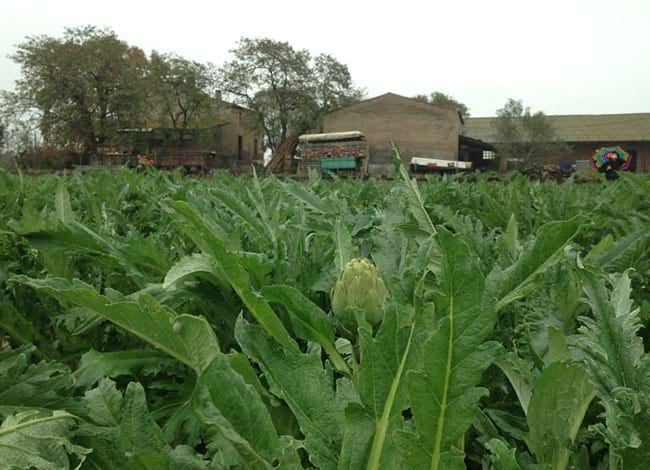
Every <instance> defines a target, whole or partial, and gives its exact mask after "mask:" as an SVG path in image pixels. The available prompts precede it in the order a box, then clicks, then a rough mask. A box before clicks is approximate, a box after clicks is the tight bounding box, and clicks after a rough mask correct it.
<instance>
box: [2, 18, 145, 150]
mask: <svg viewBox="0 0 650 470" xmlns="http://www.w3.org/2000/svg"><path fill="white" fill-rule="evenodd" d="M12 58H13V60H14V61H15V62H16V63H18V64H19V65H20V66H21V69H22V77H21V79H20V80H18V81H17V84H16V92H15V94H16V100H17V102H19V103H21V105H22V106H23V107H24V108H25V109H28V108H29V109H31V110H32V111H33V112H34V113H36V114H37V118H38V122H39V127H40V131H41V133H42V135H43V138H44V139H45V142H46V143H47V144H51V145H75V146H80V147H81V148H83V150H84V152H85V153H86V154H92V153H95V152H96V151H97V148H98V146H100V145H102V144H104V143H106V142H108V141H109V140H110V138H111V137H113V136H114V134H115V132H116V130H117V129H118V128H120V127H126V126H130V125H134V124H137V123H139V122H140V121H141V118H142V110H143V104H144V86H143V81H142V78H143V77H144V76H145V71H146V65H147V60H146V56H145V55H144V53H143V52H142V50H140V49H138V48H135V47H131V46H129V45H128V44H127V43H126V42H124V41H122V40H120V39H119V38H118V37H117V35H116V34H115V33H114V32H113V31H111V30H110V29H99V28H96V27H93V26H87V27H82V28H67V29H66V30H65V32H64V35H63V37H62V38H54V37H50V36H32V37H28V38H27V39H26V40H25V42H23V43H21V44H19V45H18V46H17V51H16V53H15V54H14V55H13V56H12Z"/></svg>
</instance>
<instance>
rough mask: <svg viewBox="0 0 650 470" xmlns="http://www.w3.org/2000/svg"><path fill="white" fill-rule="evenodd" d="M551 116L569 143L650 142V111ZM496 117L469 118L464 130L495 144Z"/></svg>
mask: <svg viewBox="0 0 650 470" xmlns="http://www.w3.org/2000/svg"><path fill="white" fill-rule="evenodd" d="M547 118H548V120H549V121H550V122H551V123H552V124H553V125H554V126H555V129H556V130H557V133H558V135H559V137H560V139H562V140H563V141H565V142H611V141H620V142H634V141H646V140H647V141H650V113H634V114H572V115H550V116H547ZM495 119H496V118H495V117H477V118H474V117H472V118H466V119H465V126H464V127H463V133H464V134H465V135H467V136H468V137H472V138H474V139H480V140H483V141H485V142H492V143H494V142H496V139H495V137H494V127H493V123H494V120H495Z"/></svg>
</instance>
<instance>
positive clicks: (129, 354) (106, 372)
mask: <svg viewBox="0 0 650 470" xmlns="http://www.w3.org/2000/svg"><path fill="white" fill-rule="evenodd" d="M168 371H175V372H181V367H179V365H178V363H177V362H176V360H175V359H174V358H172V357H169V355H167V354H165V353H164V352H161V351H156V350H155V349H129V350H127V351H114V352H98V351H94V350H92V349H91V350H90V351H88V352H86V353H84V354H83V355H82V356H81V360H80V361H79V365H78V367H77V369H76V370H75V371H74V374H73V375H74V378H75V384H76V385H77V386H78V387H83V388H86V387H90V386H92V385H93V384H94V383H95V382H97V380H99V379H100V378H102V377H110V378H115V377H119V376H121V375H137V374H155V373H158V372H168Z"/></svg>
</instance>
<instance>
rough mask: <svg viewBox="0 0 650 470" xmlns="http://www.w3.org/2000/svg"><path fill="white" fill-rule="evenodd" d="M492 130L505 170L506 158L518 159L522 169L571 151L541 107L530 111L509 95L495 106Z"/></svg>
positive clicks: (503, 169)
mask: <svg viewBox="0 0 650 470" xmlns="http://www.w3.org/2000/svg"><path fill="white" fill-rule="evenodd" d="M494 130H495V135H496V142H497V144H496V147H497V151H498V153H499V156H500V161H499V169H500V170H501V171H505V170H506V168H507V162H508V160H513V161H519V162H521V167H522V169H528V168H531V167H535V166H541V165H543V164H545V163H546V162H547V161H549V159H550V158H551V157H557V156H561V155H566V154H567V153H569V152H570V151H571V148H570V147H569V146H568V145H567V144H566V143H564V142H562V141H561V140H560V139H559V137H558V135H557V132H556V130H555V127H553V124H552V123H551V122H549V120H548V119H547V117H546V115H545V114H544V113H543V112H542V111H537V112H536V113H534V114H533V113H531V111H530V108H529V107H524V105H523V102H522V101H521V100H513V99H512V98H510V99H509V100H508V101H507V102H506V104H505V105H504V106H503V108H501V109H498V110H497V119H496V120H495V121H494Z"/></svg>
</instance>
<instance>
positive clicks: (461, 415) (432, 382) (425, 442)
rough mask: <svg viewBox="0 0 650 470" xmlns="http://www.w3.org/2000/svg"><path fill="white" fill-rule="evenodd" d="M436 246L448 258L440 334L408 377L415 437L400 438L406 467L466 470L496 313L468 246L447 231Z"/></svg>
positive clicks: (439, 295)
mask: <svg viewBox="0 0 650 470" xmlns="http://www.w3.org/2000/svg"><path fill="white" fill-rule="evenodd" d="M437 241H438V244H439V246H440V249H441V251H442V253H443V255H442V266H441V272H440V277H439V288H438V290H437V292H436V296H435V305H436V316H437V317H438V318H439V320H438V328H437V329H436V330H435V331H434V333H433V334H432V336H431V337H430V339H428V340H427V342H426V344H425V345H424V350H423V354H422V362H423V364H422V366H423V367H422V368H421V369H420V370H413V371H409V373H408V375H407V384H408V390H409V395H410V400H411V411H412V413H413V420H414V422H415V431H401V432H398V433H397V435H396V437H397V441H398V447H399V449H400V452H401V454H402V458H403V460H404V465H406V466H407V467H409V468H430V469H432V470H438V469H445V470H446V469H460V468H464V463H463V452H462V450H461V448H460V447H459V446H458V441H459V439H462V437H463V435H464V433H465V432H466V431H467V429H468V428H469V426H470V425H471V423H472V421H473V420H474V416H475V414H476V410H477V407H478V401H479V399H480V398H481V397H483V396H485V395H487V390H485V389H483V388H478V387H476V385H477V384H478V382H479V380H480V378H481V375H482V373H483V371H484V370H485V369H486V368H487V367H488V366H489V365H490V364H491V363H492V361H493V360H494V357H495V354H496V344H494V343H485V344H483V342H484V341H485V339H486V338H487V336H488V335H489V334H490V333H491V332H492V329H493V327H494V322H495V320H496V312H495V309H494V303H493V301H492V299H491V298H489V297H486V295H485V278H484V277H483V274H482V273H481V270H480V268H479V265H478V261H477V260H476V259H475V258H474V256H473V253H472V252H471V250H470V248H469V247H468V246H467V244H466V243H465V242H463V241H462V240H461V239H460V238H459V237H458V236H453V235H451V234H450V233H449V232H448V231H446V230H439V231H438V236H437Z"/></svg>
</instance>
